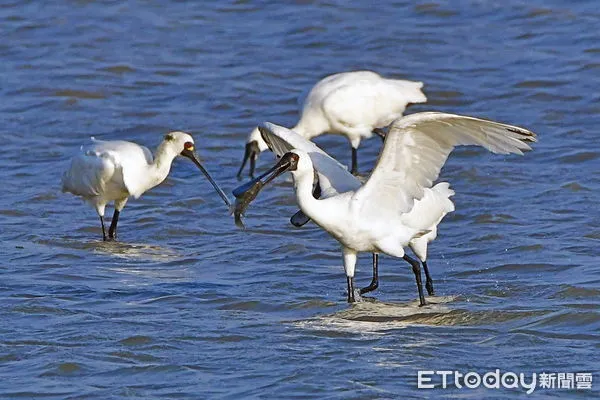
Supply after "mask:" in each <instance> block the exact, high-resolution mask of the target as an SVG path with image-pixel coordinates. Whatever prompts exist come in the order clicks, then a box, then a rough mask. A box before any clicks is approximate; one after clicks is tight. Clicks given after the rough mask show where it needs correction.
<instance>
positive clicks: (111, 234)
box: [108, 210, 120, 240]
mask: <svg viewBox="0 0 600 400" xmlns="http://www.w3.org/2000/svg"><path fill="white" fill-rule="evenodd" d="M119 214H120V212H119V211H118V210H115V213H114V214H113V217H112V221H110V228H108V240H117V223H118V222H119Z"/></svg>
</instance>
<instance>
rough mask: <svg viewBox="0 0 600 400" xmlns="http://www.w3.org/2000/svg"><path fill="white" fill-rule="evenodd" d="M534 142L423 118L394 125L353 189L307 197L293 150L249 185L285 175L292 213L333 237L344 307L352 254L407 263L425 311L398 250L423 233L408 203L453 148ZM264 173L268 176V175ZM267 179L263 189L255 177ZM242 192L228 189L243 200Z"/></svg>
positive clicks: (513, 129) (509, 130)
mask: <svg viewBox="0 0 600 400" xmlns="http://www.w3.org/2000/svg"><path fill="white" fill-rule="evenodd" d="M535 141H537V139H536V135H535V134H534V133H533V132H531V131H528V130H526V129H523V128H520V127H517V126H511V125H506V124H502V123H498V122H493V121H488V120H483V119H479V118H473V117H467V116H461V115H454V114H446V113H438V112H425V113H417V114H412V115H409V116H406V117H402V118H399V119H397V120H396V121H394V122H393V123H392V124H391V126H390V130H389V132H388V134H387V135H386V138H385V144H384V147H383V149H382V151H381V153H380V155H379V158H378V160H377V164H376V166H375V169H374V170H373V172H372V173H371V175H370V176H369V179H368V180H367V181H366V182H365V184H364V185H362V186H360V187H359V188H358V189H355V190H350V191H346V192H343V193H339V194H337V195H334V196H331V197H327V198H324V199H316V198H315V197H314V196H313V184H314V175H315V167H314V164H313V162H312V159H311V157H310V155H309V154H308V153H307V152H306V151H303V150H298V149H294V150H292V151H290V152H288V153H285V154H284V155H283V156H282V157H281V158H280V160H279V162H278V163H277V164H276V165H275V166H274V167H273V168H271V170H269V171H268V172H267V173H266V174H263V175H262V176H261V177H260V178H259V179H258V180H255V181H253V182H255V183H254V184H253V185H257V184H258V185H260V186H261V187H262V186H264V185H266V184H267V183H269V182H270V181H272V180H273V179H275V178H276V177H277V176H278V175H280V174H282V173H284V172H286V171H291V173H292V177H293V180H294V188H295V191H296V200H297V202H298V205H299V206H300V209H301V210H302V212H303V213H304V214H306V216H307V217H309V218H310V219H312V220H313V221H314V222H315V223H316V224H318V225H319V226H320V227H321V228H323V229H324V230H326V231H327V232H328V233H329V234H330V235H331V236H333V237H334V238H335V239H336V240H337V241H338V242H340V244H341V247H342V255H343V261H344V270H345V273H346V280H347V286H348V302H351V303H352V302H354V301H355V300H356V299H355V292H354V272H355V267H356V260H357V254H358V253H359V252H371V253H385V254H388V255H391V256H394V257H399V258H405V259H406V260H407V261H408V262H410V263H411V264H412V270H413V273H414V275H415V279H416V283H417V289H418V292H419V304H420V305H421V306H423V305H425V297H424V294H423V285H422V279H421V268H420V265H419V263H418V262H417V261H416V260H413V261H414V262H411V259H410V258H409V259H407V258H406V257H405V256H406V254H405V252H404V247H405V246H407V245H408V244H409V243H410V241H411V240H413V239H415V238H419V237H423V236H425V235H427V234H429V233H431V232H430V230H429V229H426V230H423V229H418V228H415V227H414V226H411V224H410V218H408V217H407V216H408V215H410V211H411V210H412V209H413V207H414V204H415V200H418V199H422V198H423V197H424V195H425V189H426V188H430V187H431V186H432V184H433V182H434V180H435V179H437V177H438V176H439V173H440V170H441V168H442V166H443V165H444V163H445V162H446V159H447V158H448V156H449V155H450V153H451V152H452V150H453V149H454V147H456V146H460V145H478V146H482V147H484V148H486V149H488V150H489V151H491V152H493V153H500V154H521V155H522V154H523V151H525V150H531V147H530V146H529V144H528V142H535ZM269 174H270V175H269ZM267 175H269V176H268V177H267V178H266V180H265V182H264V183H263V182H262V181H261V179H262V178H264V177H266V176H267ZM246 189H248V185H243V186H242V187H240V188H238V189H236V190H235V191H234V194H235V195H236V197H240V196H243V192H244V191H245V190H246Z"/></svg>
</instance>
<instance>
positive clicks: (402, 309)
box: [294, 296, 455, 333]
mask: <svg viewBox="0 0 600 400" xmlns="http://www.w3.org/2000/svg"><path fill="white" fill-rule="evenodd" d="M454 300H455V297H453V296H440V297H437V296H430V297H428V298H427V303H428V304H427V305H426V306H424V307H419V301H418V300H417V301H412V302H408V303H387V302H381V301H377V300H375V299H371V298H366V297H363V301H361V302H357V303H354V304H352V305H351V306H349V307H348V308H347V309H344V310H342V311H338V312H335V313H333V314H327V315H323V316H318V317H314V318H311V319H307V320H303V321H296V322H294V324H295V325H296V326H298V327H301V328H306V329H313V330H331V331H335V330H339V331H345V332H359V333H375V332H379V331H386V330H390V329H397V328H404V327H406V326H409V325H415V324H425V325H427V324H429V319H430V318H431V319H432V320H433V319H435V318H436V317H437V316H439V315H440V314H447V313H450V312H452V309H451V308H450V306H449V304H448V303H451V302H453V301H454Z"/></svg>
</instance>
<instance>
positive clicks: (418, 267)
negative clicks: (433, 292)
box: [402, 254, 427, 307]
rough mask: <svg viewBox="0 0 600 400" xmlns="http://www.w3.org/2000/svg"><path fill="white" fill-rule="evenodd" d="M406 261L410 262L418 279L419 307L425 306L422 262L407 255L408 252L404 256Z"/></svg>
mask: <svg viewBox="0 0 600 400" xmlns="http://www.w3.org/2000/svg"><path fill="white" fill-rule="evenodd" d="M402 258H403V259H404V261H406V262H408V263H409V264H410V265H412V270H413V273H414V274H415V279H416V281H417V289H418V290H419V307H423V306H424V305H425V304H427V303H425V295H424V294H423V281H422V280H421V263H420V262H418V261H417V260H415V259H414V258H411V257H409V256H407V255H406V254H405V255H404V257H402Z"/></svg>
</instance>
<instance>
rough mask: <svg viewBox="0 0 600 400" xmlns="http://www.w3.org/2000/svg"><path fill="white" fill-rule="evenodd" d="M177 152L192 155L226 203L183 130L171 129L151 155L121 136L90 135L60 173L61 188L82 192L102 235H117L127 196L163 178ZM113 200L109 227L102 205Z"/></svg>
mask: <svg viewBox="0 0 600 400" xmlns="http://www.w3.org/2000/svg"><path fill="white" fill-rule="evenodd" d="M178 155H181V156H184V157H187V158H189V159H191V160H192V161H193V162H194V164H196V166H197V167H198V168H199V169H200V171H202V173H203V174H204V175H205V176H206V178H207V179H208V180H209V182H210V183H211V184H212V185H213V187H214V188H215V190H216V191H217V193H218V194H219V195H220V196H221V198H222V199H223V201H224V202H225V204H226V205H227V206H228V207H230V206H231V205H230V202H229V199H228V198H227V196H226V195H225V193H224V192H223V191H222V190H221V188H220V187H219V186H218V185H217V183H216V182H215V181H214V180H213V179H212V177H211V176H210V175H209V173H208V171H206V169H204V167H203V166H202V164H201V163H200V158H199V157H198V154H197V153H196V151H195V150H194V139H193V138H192V136H191V135H189V134H187V133H185V132H170V133H168V134H167V135H166V136H165V139H164V140H163V142H162V143H161V144H160V145H159V146H158V148H157V149H156V152H155V154H154V157H153V156H152V153H151V152H150V150H148V148H146V147H144V146H140V145H139V144H136V143H132V142H126V141H121V140H115V141H103V140H95V139H94V138H92V143H91V144H90V145H86V146H82V147H81V151H80V153H79V154H77V155H76V156H75V157H73V159H72V160H71V165H70V167H69V169H68V170H67V171H66V172H65V173H64V175H63V177H62V190H63V192H70V193H73V194H74V195H77V196H81V197H82V198H83V199H84V200H86V201H87V202H88V203H90V204H91V205H92V206H94V208H95V209H96V212H97V213H98V216H99V217H100V223H101V225H102V238H103V239H104V240H107V239H108V240H114V239H116V238H117V223H118V221H119V214H120V212H121V210H122V209H123V207H125V204H126V203H127V199H128V198H129V197H130V196H133V197H135V198H138V197H140V196H141V195H142V194H143V193H144V192H145V191H147V190H149V189H151V188H153V187H155V186H156V185H158V184H160V183H161V182H162V181H164V180H165V178H166V177H167V175H168V174H169V171H170V170H171V163H172V162H173V159H174V158H175V157H177V156H178ZM111 201H114V204H115V211H114V214H113V218H112V221H111V224H110V228H109V230H108V236H107V235H106V231H105V228H104V209H105V207H106V204H108V203H109V202H111Z"/></svg>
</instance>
